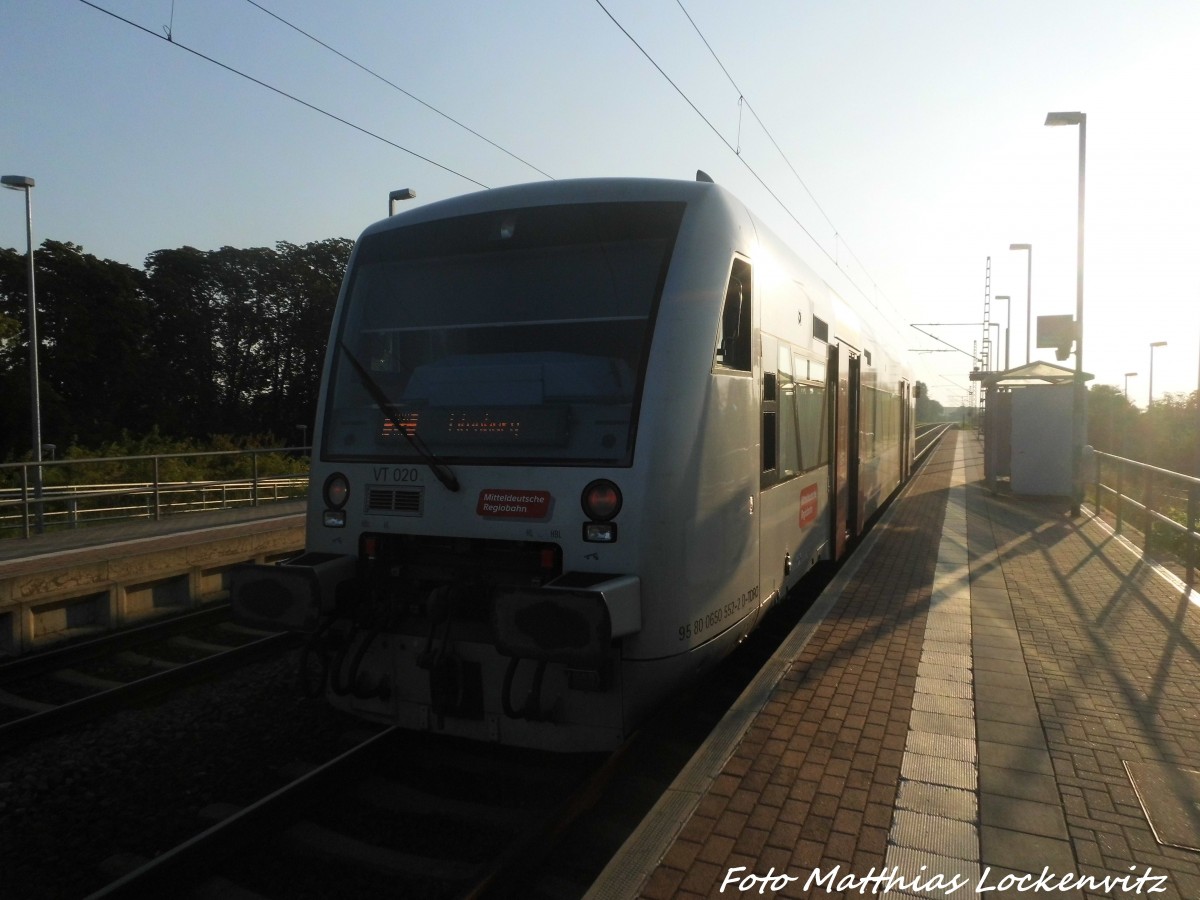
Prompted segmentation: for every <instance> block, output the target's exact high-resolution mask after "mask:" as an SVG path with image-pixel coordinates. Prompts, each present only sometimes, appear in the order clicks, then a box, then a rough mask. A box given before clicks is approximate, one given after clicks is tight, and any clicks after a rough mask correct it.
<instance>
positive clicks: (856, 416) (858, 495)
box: [846, 353, 866, 538]
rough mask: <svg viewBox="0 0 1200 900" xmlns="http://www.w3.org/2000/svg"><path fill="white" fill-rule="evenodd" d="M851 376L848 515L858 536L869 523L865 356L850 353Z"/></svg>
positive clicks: (850, 527)
mask: <svg viewBox="0 0 1200 900" xmlns="http://www.w3.org/2000/svg"><path fill="white" fill-rule="evenodd" d="M849 369H850V372H849V377H848V378H847V379H846V381H847V382H848V383H847V390H848V391H849V394H850V396H849V398H848V400H847V403H846V406H847V421H848V424H849V429H848V430H849V439H850V448H849V451H848V453H847V456H848V458H849V464H850V471H849V472H847V473H846V482H847V490H848V491H849V492H850V503H849V506H850V508H849V510H848V511H847V515H846V529H847V531H849V533H850V537H851V538H856V537H858V535H859V534H861V533H862V529H863V525H864V524H866V512H865V510H866V497H864V496H863V491H862V490H861V487H860V481H859V472H860V470H861V462H862V445H861V438H862V426H861V423H862V415H861V411H860V408H861V406H862V403H861V401H862V390H861V387H862V357H861V356H859V355H858V354H857V353H850V365H849Z"/></svg>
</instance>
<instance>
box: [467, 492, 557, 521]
mask: <svg viewBox="0 0 1200 900" xmlns="http://www.w3.org/2000/svg"><path fill="white" fill-rule="evenodd" d="M553 500H554V497H552V496H551V494H550V492H549V491H521V490H509V489H502V488H487V489H485V490H482V491H480V492H479V502H478V503H477V504H476V505H475V514H476V515H479V516H483V517H485V518H489V519H545V518H548V517H549V516H550V504H551V503H552V502H553Z"/></svg>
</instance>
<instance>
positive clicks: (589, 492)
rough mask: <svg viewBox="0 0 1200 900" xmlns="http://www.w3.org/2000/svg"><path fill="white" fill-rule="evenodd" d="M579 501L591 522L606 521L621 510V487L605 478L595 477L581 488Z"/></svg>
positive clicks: (614, 516) (613, 517)
mask: <svg viewBox="0 0 1200 900" xmlns="http://www.w3.org/2000/svg"><path fill="white" fill-rule="evenodd" d="M581 503H582V505H583V512H584V515H586V516H587V517H588V518H589V519H591V520H592V521H593V522H608V521H610V520H612V519H615V518H616V517H617V513H619V512H620V511H621V489H620V488H618V487H617V486H616V485H615V484H613V483H612V482H611V481H609V480H608V479H607V478H597V479H596V480H595V481H593V482H592V483H591V484H589V485H588V486H587V487H585V488H584V489H583V497H582V498H581Z"/></svg>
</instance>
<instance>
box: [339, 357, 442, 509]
mask: <svg viewBox="0 0 1200 900" xmlns="http://www.w3.org/2000/svg"><path fill="white" fill-rule="evenodd" d="M338 346H339V347H341V349H342V352H343V353H345V354H346V359H348V360H350V365H352V366H354V371H355V372H357V373H358V377H359V378H361V379H362V383H363V385H364V386H365V387H366V389H367V392H368V393H369V394H370V395H371V399H372V400H374V401H375V405H376V406H378V407H379V409H380V410H381V411H382V412H383V414H384V415H385V416H387V417H388V421H389V422H391V423H392V427H393V428H395V429H396V430H397V431H398V432H400V433H401V434H402V435H404V439H405V440H406V441H408V443H409V446H411V447H412V448H413V449H414V450H415V451H417V454H418V455H419V456H420V457H421V459H422V460H423V461H424V462H425V464H426V465H427V466H429V469H430V471H431V472H433V474H434V477H436V478H437V480H438V481H440V482H441V483H442V484H444V485H445V486H446V488H447V489H448V490H451V491H455V492H457V491H458V490H459V487H460V485H459V483H458V478H456V477H455V475H454V472H452V471H451V469H450V467H449V466H448V465H446V464H445V463H444V462H442V461H441V460H440V459H438V458H437V456H436V455H435V454H434V452H433V451H432V450H430V449H429V446H428V445H427V444H426V443H425V441H423V440H422V439H421V436H420V435H419V434H417V431H416V429H415V428H414V429H412V431H411V433H410V432H409V428H408V426H407V425H405V424H404V423H403V422H401V421H400V418H401V416H400V410H398V409H397V408H396V405H395V404H394V403H392V401H391V400H390V399H388V395H387V394H386V393H384V390H383V388H381V387H380V386H379V382H377V381H376V380H375V379H374V378H372V377H371V373H370V372H368V371H367V369H366V367H365V366H364V365H363V364H362V363H360V362H359V361H358V358H357V357H355V355H354V354H353V353H351V352H350V348H349V347H347V346H346V344H345V342H344V341H338Z"/></svg>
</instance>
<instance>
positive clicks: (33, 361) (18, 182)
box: [0, 175, 43, 534]
mask: <svg viewBox="0 0 1200 900" xmlns="http://www.w3.org/2000/svg"><path fill="white" fill-rule="evenodd" d="M0 184H3V185H4V186H5V187H6V188H9V189H11V190H14V191H24V192H25V242H26V244H25V246H26V254H25V255H26V260H27V265H28V269H27V272H28V282H29V411H30V412H29V415H30V423H31V438H32V441H33V461H34V463H35V465H34V469H33V496H34V498H36V499H37V500H39V501H40V500H41V499H42V465H41V464H42V400H41V395H40V393H39V390H38V331H37V299H36V295H35V292H34V286H33V200H32V193H33V186H34V184H35V182H34V180H33V179H32V178H30V177H29V176H28V175H3V176H0ZM34 508H35V510H36V513H35V515H36V518H37V530H38V533H39V534H40V533H41V531H42V525H43V519H42V504H41V503H40V502H39V503H38V504H37V505H36V506H35V507H34Z"/></svg>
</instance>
